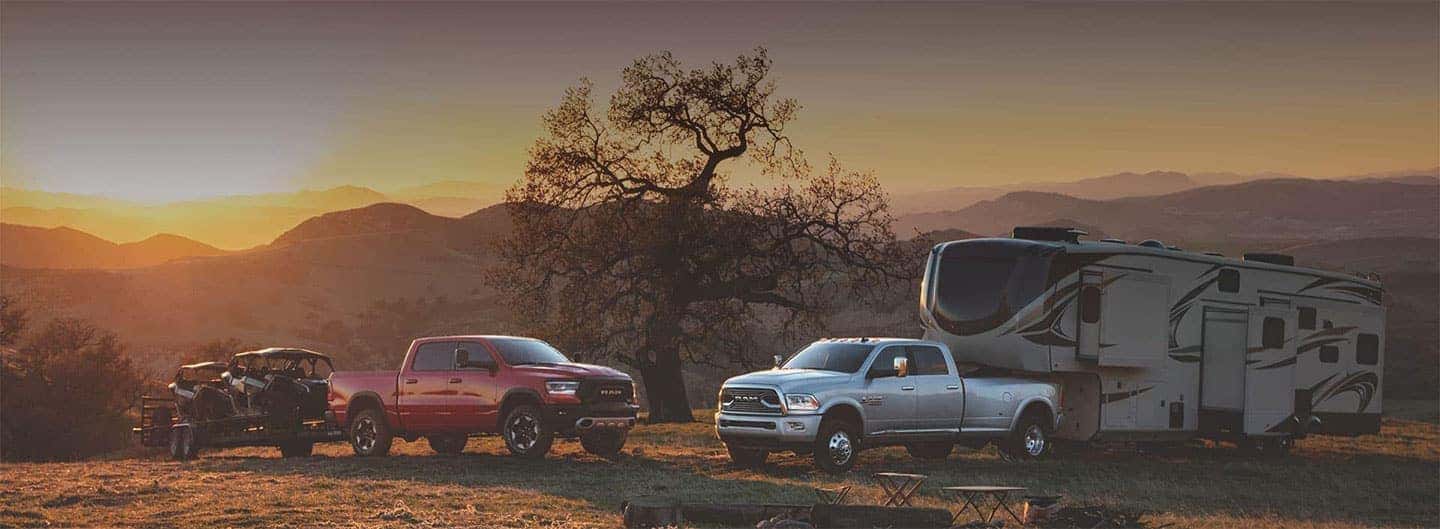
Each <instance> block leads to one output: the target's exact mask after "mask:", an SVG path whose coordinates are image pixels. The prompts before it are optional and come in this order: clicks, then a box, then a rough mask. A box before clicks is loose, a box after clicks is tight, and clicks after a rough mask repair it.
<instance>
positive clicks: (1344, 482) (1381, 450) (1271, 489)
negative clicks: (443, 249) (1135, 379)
mask: <svg viewBox="0 0 1440 529" xmlns="http://www.w3.org/2000/svg"><path fill="white" fill-rule="evenodd" d="M1387 405H1388V403H1387ZM1391 407H1392V409H1393V411H1392V412H1391V414H1392V415H1395V416H1396V418H1389V419H1387V420H1386V423H1385V426H1384V431H1383V432H1382V434H1381V435H1379V436H1371V437H1362V438H1357V439H1347V438H1310V439H1307V440H1305V441H1303V442H1302V443H1301V444H1300V445H1299V446H1298V447H1297V449H1296V451H1295V453H1294V454H1293V455H1292V456H1291V457H1290V458H1288V459H1286V460H1282V461H1263V460H1252V459H1247V458H1243V457H1241V456H1240V455H1238V454H1236V453H1235V452H1234V451H1233V450H1229V449H1226V448H1207V447H1200V446H1195V447H1186V448H1177V449H1173V450H1169V451H1166V452H1164V453H1161V454H1153V455H1137V454H1135V453H1134V452H1133V451H1129V450H1122V449H1109V450H1098V449H1089V450H1084V451H1075V450H1072V451H1070V452H1067V453H1064V454H1061V457H1059V458H1057V459H1055V460H1051V461H1046V462H1040V463H1031V464H1012V463H1005V462H1002V461H1000V460H999V458H998V457H997V456H996V454H995V452H994V450H993V449H986V450H981V451H968V450H957V452H956V453H955V454H953V455H952V456H951V457H950V459H949V460H948V461H946V462H944V463H943V464H935V463H923V462H919V461H915V460H912V459H910V458H909V457H908V456H906V455H905V452H904V450H902V449H886V450H875V451H869V452H866V453H865V454H864V456H863V457H862V459H861V461H860V464H859V466H858V467H857V469H856V471H855V472H852V473H851V474H849V475H848V476H844V477H839V478H837V477H831V476H828V475H825V474H821V473H818V472H816V471H815V470H813V469H812V468H811V466H810V464H809V461H808V460H806V459H801V458H797V457H795V456H792V455H788V454H786V455H783V456H772V458H771V464H770V465H769V466H768V467H766V468H765V469H762V470H760V471H752V470H740V469H736V468H733V467H732V466H731V465H730V464H729V462H728V459H727V458H726V456H725V453H724V450H723V447H722V446H721V445H720V444H719V442H718V441H717V440H715V438H714V436H713V433H712V430H711V425H709V424H702V423H696V424H685V425H659V426H641V427H640V428H639V429H638V430H637V431H636V432H635V433H634V435H632V437H631V440H630V443H629V444H628V445H627V447H626V452H627V454H628V455H626V456H625V457H623V458H622V459H621V460H619V461H617V462H609V461H605V460H602V459H599V458H596V457H592V456H590V455H588V454H585V453H584V452H583V451H581V450H580V447H579V446H578V443H574V442H559V443H556V448H555V450H554V451H553V452H552V453H551V454H550V457H549V458H548V459H546V460H543V461H521V460H518V459H515V458H512V457H509V456H507V455H505V450H504V447H503V446H502V445H501V444H500V442H499V441H498V440H497V439H495V438H483V439H472V440H471V442H470V445H469V447H468V448H467V450H466V453H465V454H464V455H462V456H458V457H455V456H437V455H434V454H432V453H431V452H430V450H429V448H428V447H427V446H426V444H425V443H424V441H421V442H416V443H404V442H397V443H396V447H395V448H396V449H395V450H394V452H392V456H391V457H388V458H384V459H374V460H362V459H357V458H354V457H351V455H350V449H349V447H348V446H346V445H343V444H330V445H322V446H318V447H317V449H316V452H317V454H318V455H317V456H316V457H312V458H309V459H301V460H285V459H280V458H279V457H278V456H279V454H278V451H277V450H274V449H236V450H226V451H210V452H206V453H204V454H203V455H202V459H200V460H198V461H194V462H189V463H174V462H170V461H167V460H165V459H164V458H163V457H162V456H161V455H160V454H149V453H147V454H145V455H140V456H137V457H126V458H114V459H105V460H96V461H86V462H78V463H45V464H5V465H3V466H0V525H4V526H15V527H43V526H101V527H172V526H188V527H287V526H291V527H450V526H485V527H510V528H581V527H616V526H618V525H619V524H620V517H619V506H620V502H621V501H622V500H624V499H626V498H629V497H634V496H642V495H660V496H672V497H677V498H681V499H686V500H697V501H700V500H709V501H718V502H744V501H756V502H759V501H765V502H795V503H808V502H811V501H812V500H813V499H814V492H813V490H814V489H813V488H814V487H815V486H817V485H823V486H834V485H837V484H846V485H853V486H854V489H853V492H852V493H851V498H852V503H856V502H864V503H873V502H876V501H877V500H878V499H879V498H880V492H881V491H880V488H879V486H878V485H876V484H875V483H874V482H873V481H872V480H871V479H870V478H869V477H868V475H869V473H872V472H878V471H882V470H894V471H902V472H903V471H909V472H919V473H924V474H928V475H929V476H930V479H929V481H928V482H927V483H926V485H925V487H924V488H923V489H922V491H921V494H920V496H919V501H918V504H919V505H921V506H935V507H944V508H951V507H953V505H952V504H950V503H948V502H947V501H946V500H945V499H944V498H943V497H942V496H941V495H940V494H939V492H940V491H939V487H941V486H944V485H951V484H1014V485H1021V486H1025V487H1029V488H1030V489H1031V490H1033V491H1043V492H1050V493H1058V494H1064V495H1065V502H1066V504H1068V505H1078V504H1087V505H1106V506H1110V507H1118V508H1126V509H1133V510H1143V511H1147V512H1150V513H1152V514H1151V516H1150V517H1149V518H1148V519H1147V520H1148V521H1149V522H1151V523H1152V524H1155V525H1158V524H1163V523H1171V524H1174V526H1175V527H1221V528H1223V527H1236V528H1238V527H1287V528H1288V527H1314V528H1342V527H1372V526H1420V527H1431V526H1440V505H1437V500H1436V498H1437V493H1440V425H1437V423H1436V418H1437V417H1436V413H1435V411H1434V409H1433V408H1434V406H1433V403H1429V404H1425V405H1403V404H1402V405H1397V406H1391Z"/></svg>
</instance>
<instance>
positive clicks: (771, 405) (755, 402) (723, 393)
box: [720, 388, 781, 415]
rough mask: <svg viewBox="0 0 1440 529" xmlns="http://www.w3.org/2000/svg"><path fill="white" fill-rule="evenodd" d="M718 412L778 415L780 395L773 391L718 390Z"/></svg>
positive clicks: (746, 389)
mask: <svg viewBox="0 0 1440 529" xmlns="http://www.w3.org/2000/svg"><path fill="white" fill-rule="evenodd" d="M720 411H728V412H731V413H751V414H755V415H780V414H781V412H780V395H778V394H776V393H775V390H773V389H748V388H725V389H722V390H720Z"/></svg>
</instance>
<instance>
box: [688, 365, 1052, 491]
mask: <svg viewBox="0 0 1440 529" xmlns="http://www.w3.org/2000/svg"><path fill="white" fill-rule="evenodd" d="M776 360H777V361H776V365H777V366H778V367H776V368H775V369H772V370H768V371H757V372H754V373H749V374H745V375H741V376H738V377H734V378H731V379H729V380H726V381H725V384H724V386H722V387H721V389H720V405H719V411H718V412H717V413H716V414H715V428H716V431H717V433H719V435H720V439H721V440H722V441H724V442H725V447H726V449H728V450H729V452H730V459H731V460H732V461H734V462H735V463H736V464H737V465H740V466H758V465H761V464H764V462H765V458H766V457H768V456H769V454H770V452H773V451H792V452H795V453H797V454H805V453H812V454H814V458H815V465H816V466H818V467H820V468H821V469H823V470H825V471H828V472H834V473H839V472H845V471H847V470H849V469H850V467H852V466H854V464H855V460H856V456H857V455H858V453H859V452H860V450H861V449H862V448H870V447H875V446H886V445H904V446H905V447H906V449H907V450H909V452H910V454H911V455H912V456H914V457H919V458H923V459H944V458H945V457H947V456H949V455H950V451H951V449H953V448H954V446H955V444H956V443H962V444H966V445H968V446H972V447H976V448H978V447H983V446H984V445H985V444H987V443H989V442H992V441H994V442H996V443H997V444H998V445H999V447H1000V453H1001V455H1002V456H1003V457H1005V458H1006V459H1037V458H1041V457H1045V456H1046V455H1047V454H1048V453H1049V452H1050V440H1049V437H1050V433H1051V432H1053V431H1054V429H1055V426H1056V424H1058V422H1059V416H1058V411H1059V410H1060V409H1061V408H1060V406H1059V405H1060V402H1059V400H1060V397H1059V396H1060V388H1059V386H1058V385H1057V384H1055V383H1053V382H1048V381H1044V380H1038V379H1027V378H1020V377H1008V376H996V377H965V376H962V375H961V374H960V371H959V369H957V367H956V365H955V360H954V358H953V357H952V356H951V354H950V350H949V349H947V348H946V347H945V345H943V344H940V343H936V342H929V341H924V340H911V339H899V338H846V339H827V340H821V341H818V342H815V343H812V344H810V345H809V346H808V347H806V348H804V349H802V350H800V352H798V353H796V354H795V355H794V356H791V357H790V359H789V360H788V361H785V362H784V363H783V365H782V364H781V363H780V361H779V360H780V359H779V358H778V357H777V359H776Z"/></svg>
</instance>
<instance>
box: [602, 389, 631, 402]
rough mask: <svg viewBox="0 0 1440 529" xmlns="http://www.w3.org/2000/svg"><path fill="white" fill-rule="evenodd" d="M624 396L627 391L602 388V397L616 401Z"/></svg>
mask: <svg viewBox="0 0 1440 529" xmlns="http://www.w3.org/2000/svg"><path fill="white" fill-rule="evenodd" d="M624 394H625V391H624V390H622V389H620V388H600V396H601V397H605V398H611V399H614V398H620V396H621V395H624Z"/></svg>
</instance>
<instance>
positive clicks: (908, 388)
mask: <svg viewBox="0 0 1440 529" xmlns="http://www.w3.org/2000/svg"><path fill="white" fill-rule="evenodd" d="M900 391H915V386H900Z"/></svg>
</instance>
